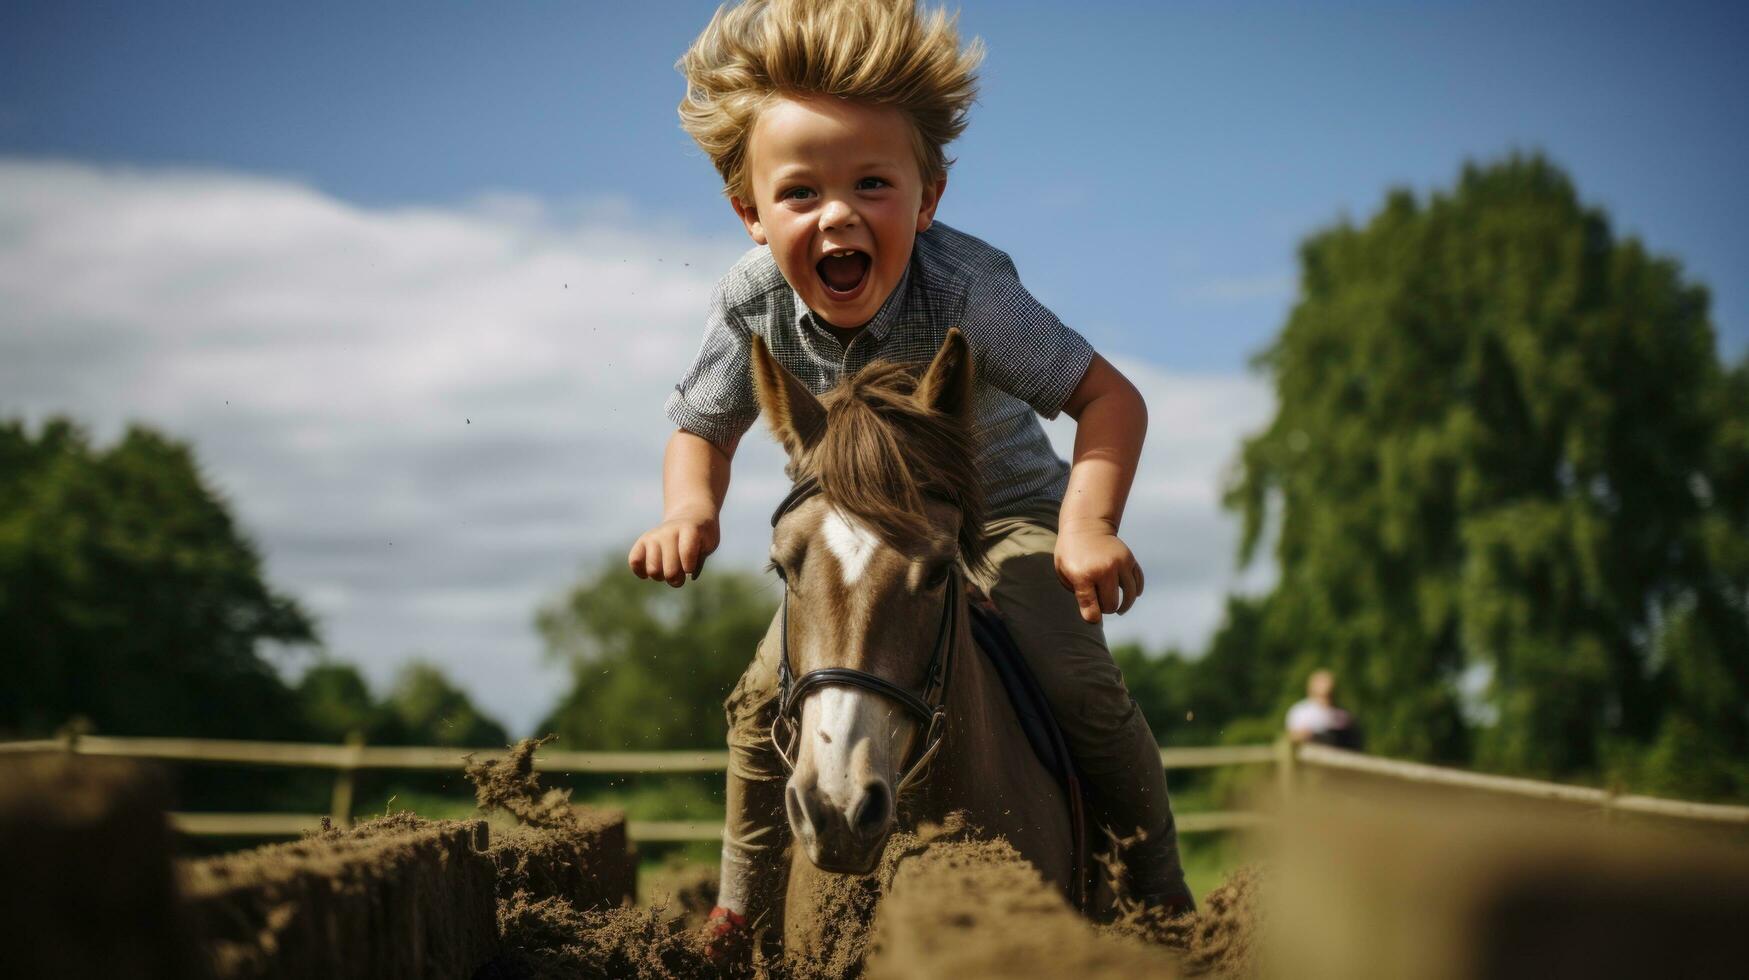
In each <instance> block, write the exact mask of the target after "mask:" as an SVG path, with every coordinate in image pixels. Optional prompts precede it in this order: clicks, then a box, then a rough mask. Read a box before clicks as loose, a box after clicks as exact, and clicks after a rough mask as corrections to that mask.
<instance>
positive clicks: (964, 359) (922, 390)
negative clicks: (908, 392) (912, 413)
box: [917, 327, 972, 419]
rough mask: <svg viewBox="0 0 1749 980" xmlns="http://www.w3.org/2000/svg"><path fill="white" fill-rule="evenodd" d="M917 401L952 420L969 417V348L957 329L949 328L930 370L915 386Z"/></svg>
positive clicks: (970, 382)
mask: <svg viewBox="0 0 1749 980" xmlns="http://www.w3.org/2000/svg"><path fill="white" fill-rule="evenodd" d="M917 400H918V401H920V402H922V403H923V404H924V405H925V406H926V407H928V408H931V409H934V410H935V411H937V412H941V413H943V414H945V415H951V416H954V417H955V418H962V419H963V418H965V417H966V416H968V415H969V414H971V406H972V349H971V347H970V346H968V345H967V344H966V338H965V335H964V334H962V333H960V328H958V327H950V328H948V331H947V339H946V340H944V341H942V342H941V349H940V350H938V351H936V352H935V360H933V361H930V362H929V370H927V371H925V372H923V380H921V381H919V382H918V383H917Z"/></svg>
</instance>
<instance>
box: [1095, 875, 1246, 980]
mask: <svg viewBox="0 0 1749 980" xmlns="http://www.w3.org/2000/svg"><path fill="white" fill-rule="evenodd" d="M1264 881H1265V878H1264V875H1263V874H1262V872H1261V871H1260V870H1259V869H1258V868H1256V867H1255V866H1251V865H1247V866H1245V867H1242V868H1240V869H1238V870H1237V871H1234V872H1233V874H1232V876H1231V877H1229V878H1228V879H1227V881H1226V883H1225V884H1223V885H1221V886H1220V887H1219V888H1216V889H1214V890H1213V891H1211V892H1209V893H1208V894H1207V895H1206V896H1204V897H1203V900H1202V904H1201V906H1200V907H1199V908H1198V909H1197V911H1196V914H1194V915H1187V916H1179V917H1176V918H1173V917H1168V916H1163V915H1160V914H1158V913H1157V912H1155V911H1153V910H1146V911H1140V910H1130V911H1128V912H1126V913H1125V914H1124V915H1123V916H1122V917H1120V918H1119V919H1117V921H1115V922H1112V923H1109V924H1107V925H1105V926H1103V927H1101V931H1102V932H1104V933H1106V934H1107V935H1112V936H1126V937H1133V938H1136V939H1140V940H1142V941H1145V942H1149V943H1154V944H1157V945H1160V946H1165V947H1166V948H1168V949H1171V950H1173V951H1175V952H1177V954H1178V957H1179V962H1180V964H1181V968H1182V970H1183V971H1184V972H1185V974H1186V975H1188V976H1213V977H1223V978H1244V977H1255V976H1257V975H1258V970H1257V951H1258V941H1257V939H1258V935H1259V932H1260V930H1259V918H1260V917H1259V915H1258V894H1259V891H1260V890H1261V888H1262V886H1263V883H1264Z"/></svg>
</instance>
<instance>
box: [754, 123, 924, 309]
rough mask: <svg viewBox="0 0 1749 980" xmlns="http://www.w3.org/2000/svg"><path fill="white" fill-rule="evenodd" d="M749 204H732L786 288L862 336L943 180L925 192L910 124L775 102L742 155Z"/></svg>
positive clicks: (894, 280) (892, 284)
mask: <svg viewBox="0 0 1749 980" xmlns="http://www.w3.org/2000/svg"><path fill="white" fill-rule="evenodd" d="M747 170H748V176H749V177H750V182H751V183H752V185H753V200H751V201H744V200H741V199H739V198H735V199H733V204H734V206H735V213H736V214H738V215H740V216H741V221H742V222H743V223H744V224H746V226H747V234H749V235H751V236H753V240H754V241H755V242H758V243H759V244H761V245H769V246H771V254H772V257H773V258H775V259H776V260H777V267H778V269H780V270H782V272H783V276H784V278H785V279H787V280H789V284H790V286H792V287H794V289H795V291H796V292H797V293H799V294H800V295H801V297H802V300H803V302H805V303H807V304H808V308H809V309H811V310H813V311H814V312H815V313H816V314H818V315H820V316H822V317H824V318H825V319H826V321H827V322H828V323H830V324H832V325H833V326H835V327H847V328H848V327H860V326H862V325H863V324H865V323H867V322H868V321H869V320H871V319H873V318H874V315H875V313H876V312H877V311H878V310H879V309H880V308H881V304H882V303H885V302H886V300H887V297H888V296H889V295H891V294H892V292H893V289H894V287H896V286H897V285H898V284H899V278H900V277H901V276H903V275H904V273H905V266H906V265H907V264H908V263H909V262H910V261H911V248H912V245H913V244H914V243H915V242H916V237H917V233H918V232H920V231H922V230H924V229H925V228H928V227H929V223H930V221H931V220H933V218H934V217H935V205H936V203H937V202H938V201H940V200H941V192H942V190H943V189H944V188H945V187H946V186H947V178H945V177H943V178H940V179H938V180H934V181H929V182H927V183H926V182H925V181H924V180H923V176H922V172H921V170H920V169H919V168H918V165H917V154H916V151H915V150H914V149H913V143H912V130H911V123H910V120H908V119H906V118H905V116H904V114H903V113H901V112H900V111H899V110H897V109H894V108H891V107H888V106H874V105H863V104H861V103H856V102H847V101H845V100H843V99H838V98H833V97H830V96H820V97H811V98H793V97H789V96H780V97H778V98H775V99H773V100H772V102H771V104H770V105H767V106H766V107H765V108H764V110H762V111H761V112H760V114H759V119H758V120H757V121H756V122H755V123H754V125H753V132H752V135H751V136H750V137H749V139H748V146H747Z"/></svg>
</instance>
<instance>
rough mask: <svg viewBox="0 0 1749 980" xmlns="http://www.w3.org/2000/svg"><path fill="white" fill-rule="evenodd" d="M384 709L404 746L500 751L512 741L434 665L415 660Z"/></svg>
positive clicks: (402, 669)
mask: <svg viewBox="0 0 1749 980" xmlns="http://www.w3.org/2000/svg"><path fill="white" fill-rule="evenodd" d="M384 707H385V708H386V709H387V710H388V712H389V713H390V714H391V716H392V717H393V718H394V720H395V723H396V725H397V727H398V729H399V730H398V732H397V733H396V737H397V738H398V739H400V740H404V742H405V744H411V745H453V746H456V747H458V748H497V747H501V746H504V745H507V744H509V742H510V735H509V733H508V732H506V731H505V730H504V726H503V725H500V724H499V723H498V722H496V721H494V720H492V719H491V718H488V717H486V716H485V715H484V714H481V713H480V710H479V709H478V708H476V707H474V702H473V701H472V700H470V699H469V698H468V696H467V694H466V693H464V692H463V691H462V690H461V689H460V688H458V687H456V686H455V685H454V684H451V683H450V682H449V678H447V677H445V676H444V675H443V671H441V670H439V669H438V668H437V667H435V666H432V665H431V664H427V663H421V662H419V661H413V662H412V663H409V664H407V665H405V666H403V667H402V668H401V672H400V676H398V677H397V678H396V679H395V686H394V688H393V690H391V691H390V692H389V698H388V702H387V704H385V705H384Z"/></svg>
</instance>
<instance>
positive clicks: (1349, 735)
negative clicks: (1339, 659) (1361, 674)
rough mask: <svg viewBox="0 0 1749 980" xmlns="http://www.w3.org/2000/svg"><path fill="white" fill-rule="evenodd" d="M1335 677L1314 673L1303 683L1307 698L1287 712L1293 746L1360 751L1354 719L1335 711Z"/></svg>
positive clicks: (1333, 675) (1327, 672) (1323, 673)
mask: <svg viewBox="0 0 1749 980" xmlns="http://www.w3.org/2000/svg"><path fill="white" fill-rule="evenodd" d="M1335 694H1336V675H1335V674H1332V673H1330V672H1329V671H1328V670H1314V671H1312V676H1311V677H1309V678H1307V679H1306V698H1305V700H1304V701H1301V702H1299V703H1298V704H1296V705H1294V706H1293V707H1291V708H1289V709H1287V735H1288V738H1291V739H1293V740H1294V741H1295V742H1317V743H1318V744H1320V745H1333V746H1335V747H1336V748H1339V749H1353V750H1355V751H1359V749H1360V728H1359V727H1358V726H1357V725H1355V723H1354V716H1353V715H1351V714H1349V713H1348V712H1346V711H1343V710H1342V709H1341V708H1338V707H1336V703H1335Z"/></svg>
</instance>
